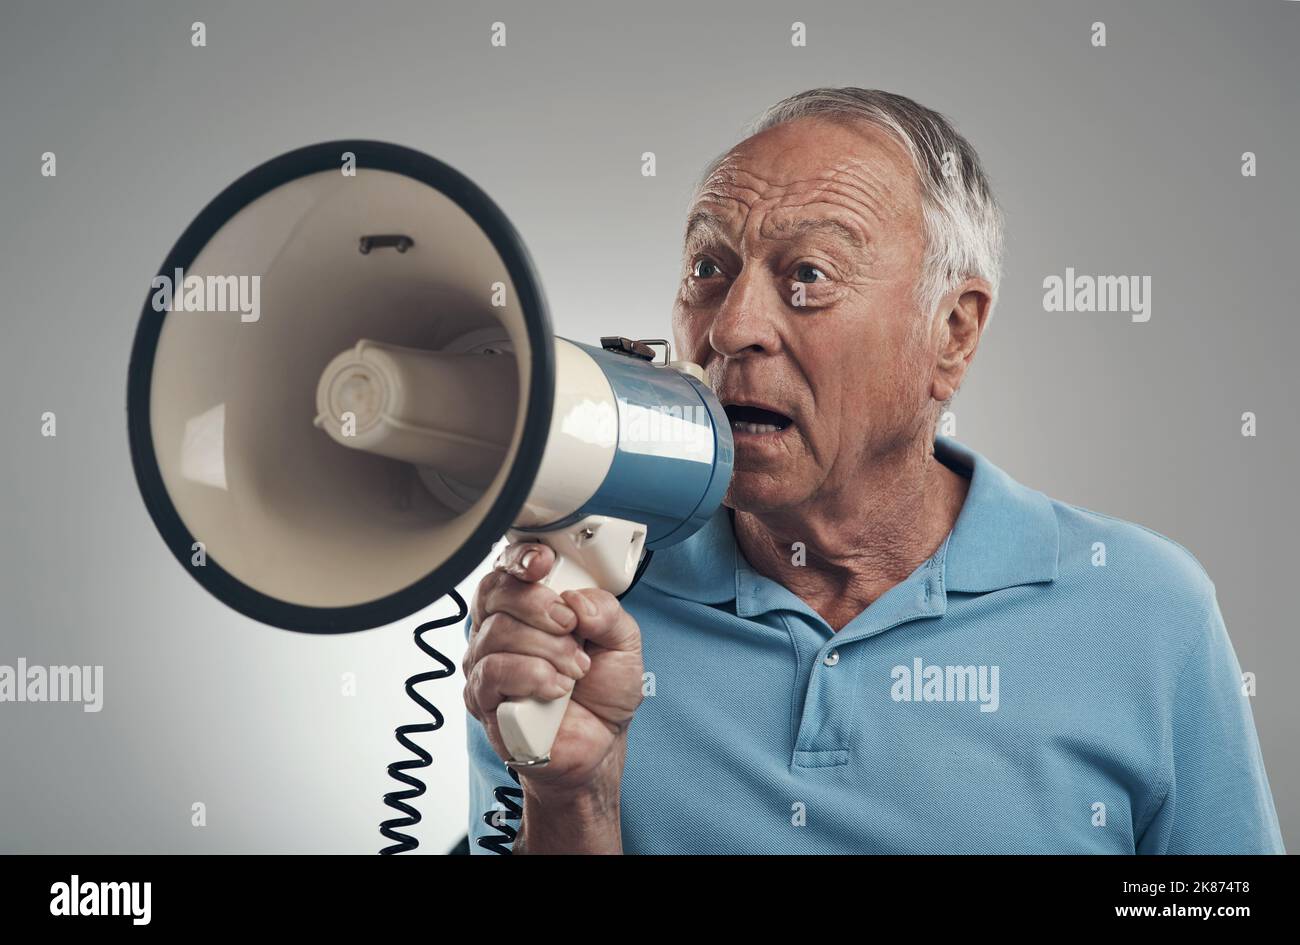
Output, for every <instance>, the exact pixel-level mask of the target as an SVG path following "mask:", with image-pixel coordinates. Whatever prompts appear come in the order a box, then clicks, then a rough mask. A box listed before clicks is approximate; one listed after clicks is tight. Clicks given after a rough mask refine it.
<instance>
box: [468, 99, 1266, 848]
mask: <svg viewBox="0 0 1300 945" xmlns="http://www.w3.org/2000/svg"><path fill="white" fill-rule="evenodd" d="M1001 245H1002V235H1001V222H1000V214H999V211H998V208H997V205H996V203H995V201H994V198H993V195H992V192H991V190H990V187H989V183H988V180H987V179H986V177H985V174H984V171H983V170H982V168H981V166H980V161H979V159H978V156H977V155H976V153H975V151H974V150H973V149H972V147H971V146H970V144H969V143H968V142H967V141H966V140H965V139H964V138H963V137H962V136H961V135H959V134H958V133H957V132H956V131H955V130H954V129H953V128H952V127H951V126H950V125H949V123H948V122H947V121H946V120H945V119H944V118H943V117H942V116H941V115H939V114H937V113H935V112H933V111H931V110H929V109H927V108H924V107H922V106H920V105H918V104H917V103H915V102H913V101H911V100H910V99H907V98H904V97H902V96H899V95H894V94H890V93H885V92H879V91H871V90H863V89H854V88H847V89H816V90H813V91H809V92H805V93H803V94H800V95H796V96H793V97H792V98H789V99H787V100H785V101H783V102H781V103H779V104H777V105H776V106H774V107H773V108H772V109H770V110H769V111H768V113H767V114H766V115H765V116H764V117H763V118H762V119H761V120H760V122H759V125H758V130H757V133H756V134H754V135H753V136H752V137H750V138H748V139H746V140H745V141H742V142H741V143H740V144H739V145H737V146H736V147H734V148H733V149H731V151H729V152H727V153H726V154H725V155H723V156H722V157H721V158H720V159H719V160H718V161H716V162H715V163H714V165H713V166H712V167H711V168H710V169H709V170H708V172H707V174H706V177H705V179H704V181H703V182H702V184H701V185H700V187H699V189H698V192H697V194H696V197H695V199H694V202H693V205H692V207H691V209H690V214H689V218H688V223H687V228H686V246H685V254H684V258H683V275H682V282H681V287H680V290H679V292H678V295H677V300H676V306H675V310H674V314H673V327H674V334H675V336H676V342H677V347H678V350H679V351H680V352H682V356H683V357H687V358H690V359H692V360H694V361H696V362H697V363H699V364H702V365H704V367H705V369H706V370H707V372H708V376H709V380H710V383H711V385H712V387H713V389H714V390H715V391H716V392H717V395H718V397H719V399H720V400H721V401H722V403H723V404H724V405H725V406H726V408H727V411H728V415H729V417H730V418H731V420H732V423H733V429H734V433H735V442H736V463H735V473H734V478H733V481H732V483H731V488H730V491H729V492H728V493H727V499H726V503H725V506H726V507H724V508H722V509H720V510H719V512H718V514H717V515H716V516H715V517H714V518H713V519H712V520H711V521H710V523H709V524H708V525H707V526H706V527H705V528H704V529H703V530H702V531H700V532H699V533H698V534H696V535H695V536H694V537H693V538H691V539H690V540H688V541H686V542H684V543H682V544H680V545H677V546H675V547H673V548H670V549H667V550H665V551H662V552H660V553H659V554H658V555H656V556H655V558H654V560H653V562H652V564H651V566H650V567H649V568H648V569H647V571H646V573H645V575H644V577H643V579H642V581H641V582H640V583H639V584H638V585H637V586H636V587H635V588H634V589H633V590H632V592H631V593H630V594H628V595H627V596H626V597H624V598H623V600H622V601H621V602H620V601H618V600H616V599H615V598H613V597H612V596H611V595H609V594H607V593H604V592H601V591H581V592H565V593H564V594H563V595H562V596H559V595H556V594H555V593H554V592H552V591H550V590H549V589H547V588H545V587H543V586H542V585H540V584H537V583H536V582H537V581H539V580H540V579H541V578H542V577H544V576H545V574H546V573H547V572H548V570H549V568H550V566H551V563H552V556H551V552H550V550H549V549H546V548H544V547H542V546H537V545H531V546H530V545H525V546H516V547H514V548H512V549H510V550H509V551H507V552H506V553H505V554H504V555H503V557H502V559H501V560H499V561H498V562H497V565H496V568H495V570H494V571H493V572H492V573H491V574H489V575H488V576H487V577H486V578H484V580H483V582H482V583H481V584H480V586H479V588H478V593H477V594H476V595H475V599H474V603H473V608H472V613H471V622H472V633H471V637H470V646H469V650H468V652H467V654H466V659H465V671H466V679H467V684H466V692H465V698H466V704H467V705H468V707H469V709H470V712H471V713H472V714H473V716H474V718H475V719H476V720H477V722H473V721H472V722H471V723H470V751H471V764H472V775H471V807H472V810H471V821H470V836H471V849H473V850H474V851H475V852H482V850H483V849H485V848H488V849H490V848H492V847H494V846H495V847H496V848H498V849H505V848H506V841H507V840H509V839H510V838H512V837H513V852H515V853H545V852H590V853H597V852H606V853H618V852H627V853H733V852H734V853H769V852H770V853H900V852H924V853H966V852H970V853H1008V852H1043V853H1130V854H1131V853H1135V852H1136V853H1207V852H1280V851H1281V848H1282V843H1281V838H1280V834H1279V830H1278V824H1277V816H1276V814H1275V812H1274V809H1273V802H1272V798H1271V796H1270V794H1269V788H1268V782H1267V779H1266V776H1265V772H1264V765H1263V761H1262V759H1261V757H1260V750H1259V744H1258V740H1257V738H1256V735H1255V730H1254V725H1253V722H1252V720H1251V713H1250V708H1249V705H1248V703H1247V700H1246V698H1245V697H1244V696H1243V694H1242V692H1241V671H1240V668H1239V666H1238V663H1237V659H1236V657H1235V655H1234V653H1233V650H1232V646H1231V644H1230V643H1229V640H1228V637H1227V635H1226V632H1225V630H1224V625H1223V620H1222V617H1221V615H1220V612H1219V608H1218V605H1217V603H1216V599H1215V592H1214V585H1213V584H1212V583H1211V581H1210V579H1209V578H1208V577H1207V576H1206V574H1205V572H1204V571H1203V570H1202V569H1201V567H1200V565H1199V564H1198V563H1197V562H1196V560H1195V559H1194V558H1193V557H1192V556H1191V555H1190V554H1189V553H1188V552H1187V551H1186V550H1184V549H1183V548H1181V547H1180V546H1178V545H1177V544H1175V543H1174V542H1172V541H1170V540H1169V539H1167V538H1164V537H1162V536H1160V535H1156V534H1154V533H1152V532H1150V531H1148V530H1146V529H1144V528H1141V527H1140V526H1136V525H1131V524H1128V523H1125V522H1121V521H1117V520H1115V519H1112V518H1108V517H1106V516H1103V515H1099V514H1097V513H1094V512H1089V511H1085V510H1083V509H1078V508H1074V507H1072V506H1069V505H1065V504H1063V503H1060V502H1056V501H1054V500H1052V499H1050V498H1048V497H1047V496H1045V495H1043V494H1042V493H1041V492H1037V491H1034V490H1032V489H1029V488H1027V487H1025V486H1023V485H1020V484H1019V483H1017V482H1015V481H1014V480H1012V479H1011V478H1010V477H1009V476H1008V475H1007V474H1006V473H1004V472H1003V471H1002V470H1000V469H999V468H998V467H997V466H995V465H994V464H993V463H991V462H990V461H989V460H987V459H985V458H984V457H983V456H981V455H979V454H977V453H975V452H973V451H972V450H969V449H967V448H965V447H963V446H961V445H959V444H958V443H956V442H954V441H952V440H950V439H947V438H944V437H938V438H936V437H935V435H934V431H935V429H936V422H937V420H938V417H939V414H940V412H941V411H942V409H943V408H944V407H945V405H947V404H948V403H949V402H950V401H951V399H952V397H953V395H954V394H955V393H956V391H957V389H958V388H959V387H960V386H961V383H962V380H963V378H964V377H965V375H966V371H967V369H968V368H969V366H970V363H971V360H972V359H973V358H974V356H975V351H976V348H977V346H978V345H979V340H980V335H981V333H982V332H983V330H984V328H985V326H986V325H987V324H988V319H989V315H990V312H991V311H992V308H993V302H994V299H995V297H996V295H997V287H998V279H999V267H1000V257H1001ZM1102 545H1104V546H1105V556H1106V557H1105V559H1104V562H1105V563H1104V565H1102V564H1099V560H1100V559H1099V558H1098V549H1099V548H1100V547H1101V546H1102ZM575 631H576V635H577V637H579V638H581V639H582V640H583V641H585V644H584V645H582V646H580V645H579V644H578V643H576V642H575V636H574V632H575ZM569 690H572V692H573V700H572V702H571V703H570V706H569V708H568V711H567V714H566V716H565V718H564V722H563V726H562V728H561V730H560V734H559V737H558V739H557V741H556V744H555V747H554V749H553V751H552V759H553V760H552V762H551V763H550V764H549V765H548V766H546V767H541V768H536V769H526V770H524V771H522V772H520V777H521V783H522V793H523V801H522V808H523V814H522V822H519V821H518V819H517V816H516V815H515V814H514V811H513V810H511V809H510V808H512V807H513V806H514V801H513V800H512V798H513V797H516V796H517V794H512V793H511V791H512V790H514V789H515V785H514V783H513V781H512V780H511V778H510V775H509V773H508V772H507V771H506V770H505V768H504V766H503V765H502V762H501V759H502V758H506V757H508V755H507V753H506V751H505V749H504V746H503V745H502V743H501V739H500V736H499V733H498V731H497V729H496V722H495V709H496V706H497V705H498V704H499V703H500V702H501V701H502V700H503V699H507V698H511V697H522V696H530V695H534V696H539V697H541V698H554V697H555V696H557V695H559V694H560V693H562V692H567V691H569ZM634 718H635V722H633V720H634ZM502 800H504V801H505V802H506V803H505V804H504V805H503V804H502V803H501V802H502ZM485 814H486V816H485ZM516 827H517V828H518V834H517V836H515V830H516ZM492 838H497V839H496V840H493V839H492Z"/></svg>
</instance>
